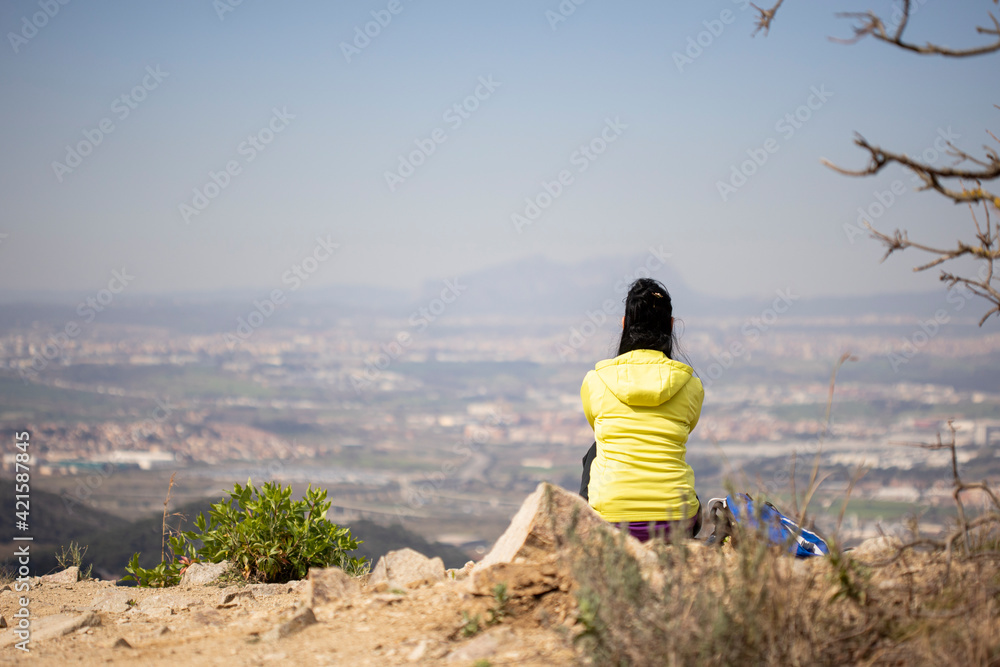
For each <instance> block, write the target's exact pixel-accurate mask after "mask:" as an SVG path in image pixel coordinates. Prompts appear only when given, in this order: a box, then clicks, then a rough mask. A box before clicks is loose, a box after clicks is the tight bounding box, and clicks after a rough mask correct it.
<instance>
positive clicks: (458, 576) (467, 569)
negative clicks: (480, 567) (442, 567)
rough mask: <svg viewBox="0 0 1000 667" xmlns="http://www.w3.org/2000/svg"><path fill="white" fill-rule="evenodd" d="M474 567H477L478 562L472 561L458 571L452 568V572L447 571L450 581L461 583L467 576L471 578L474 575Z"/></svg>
mask: <svg viewBox="0 0 1000 667" xmlns="http://www.w3.org/2000/svg"><path fill="white" fill-rule="evenodd" d="M474 567H476V561H474V560H470V561H469V562H468V563H466V564H465V565H463V566H462V567H461V568H458V569H456V568H452V569H450V570H446V571H445V573H446V574H447V575H448V578H449V579H451V580H453V581H461V580H462V579H465V578H466V577H467V576H469V575H470V574H471V573H472V569H473V568H474Z"/></svg>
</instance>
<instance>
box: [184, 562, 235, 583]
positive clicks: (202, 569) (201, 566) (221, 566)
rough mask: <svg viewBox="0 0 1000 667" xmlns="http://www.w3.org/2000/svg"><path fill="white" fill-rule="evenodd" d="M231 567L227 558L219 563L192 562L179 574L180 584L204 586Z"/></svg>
mask: <svg viewBox="0 0 1000 667" xmlns="http://www.w3.org/2000/svg"><path fill="white" fill-rule="evenodd" d="M232 567H233V565H232V563H230V562H229V561H227V560H224V561H222V562H221V563H192V564H191V565H188V566H187V569H186V570H184V574H183V575H182V576H181V584H182V585H191V586H204V585H205V584H210V583H212V582H213V581H215V580H216V579H218V578H219V577H221V576H223V575H225V574H226V573H228V572H229V570H231V569H232Z"/></svg>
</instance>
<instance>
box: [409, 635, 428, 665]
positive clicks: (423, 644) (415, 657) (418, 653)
mask: <svg viewBox="0 0 1000 667" xmlns="http://www.w3.org/2000/svg"><path fill="white" fill-rule="evenodd" d="M427 644H428V642H427V640H426V639H421V640H420V643H419V644H417V645H416V646H415V647H414V648H413V650H412V651H410V653H409V654H408V655H407V656H406V659H407V661H408V662H417V661H419V660H422V659H423V657H424V656H425V655H427Z"/></svg>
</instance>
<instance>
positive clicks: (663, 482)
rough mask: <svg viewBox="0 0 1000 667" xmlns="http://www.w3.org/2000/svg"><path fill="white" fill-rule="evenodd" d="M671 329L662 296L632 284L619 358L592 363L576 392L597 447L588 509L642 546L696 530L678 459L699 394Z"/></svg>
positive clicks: (695, 505) (693, 502) (690, 492)
mask: <svg viewBox="0 0 1000 667" xmlns="http://www.w3.org/2000/svg"><path fill="white" fill-rule="evenodd" d="M673 328H674V318H673V308H672V306H671V303H670V294H668V293H667V290H666V289H665V288H664V287H663V285H661V284H660V283H659V282H657V281H655V280H651V279H649V278H640V279H639V280H636V281H635V282H634V283H632V285H631V287H630V288H629V292H628V296H627V297H626V299H625V317H624V319H623V320H622V337H621V342H620V344H619V346H618V356H617V357H615V358H614V359H606V360H604V361H601V362H599V363H598V364H597V366H596V367H595V368H594V370H592V371H590V372H588V373H587V376H586V377H585V378H584V379H583V387H582V388H581V390H580V395H581V398H582V399H583V411H584V413H585V414H586V415H587V421H589V422H590V425H591V427H593V429H594V435H595V439H596V456H595V457H594V459H593V463H592V464H591V467H589V468H585V470H584V477H585V478H586V477H587V473H588V472H589V476H590V481H589V484H588V485H587V496H588V501H589V502H590V505H591V507H593V508H594V509H595V510H597V513H598V514H600V515H601V516H602V517H603V518H604V519H605V520H606V521H609V522H611V523H617V524H622V527H623V528H626V527H627V528H628V531H629V532H630V533H631V534H632V535H633V536H634V537H636V538H638V539H639V540H641V541H643V542H645V541H646V540H648V539H649V538H650V537H652V536H654V535H655V536H662V537H663V538H665V539H669V537H670V535H671V533H673V532H674V531H677V530H682V531H683V532H684V535H685V536H687V537H693V536H694V535H696V534H697V533H698V531H699V530H700V529H701V505H700V503H699V501H698V497H697V496H696V495H695V491H694V471H693V470H692V469H691V466H689V465H688V464H687V462H686V461H685V453H686V451H687V448H686V443H687V439H688V435H690V433H691V431H693V430H694V427H695V425H697V423H698V417H699V416H700V415H701V404H702V400H703V399H704V397H705V390H704V388H703V387H702V384H701V380H699V379H698V378H696V377H694V376H693V375H694V371H693V370H692V369H691V367H690V366H688V365H687V364H683V363H681V362H679V361H675V360H674V359H673V358H672V357H673V355H674V351H675V349H676V339H675V337H674V332H673ZM587 463H589V461H586V459H585V466H586V464H587Z"/></svg>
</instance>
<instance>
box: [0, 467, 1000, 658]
mask: <svg viewBox="0 0 1000 667" xmlns="http://www.w3.org/2000/svg"><path fill="white" fill-rule="evenodd" d="M983 521H985V522H986V523H994V524H995V523H996V521H997V515H996V514H995V513H990V512H988V513H986V514H982V515H980V518H978V519H973V522H983ZM968 536H969V538H970V542H969V546H970V547H971V548H972V551H965V550H964V549H963V548H962V547H959V546H958V545H957V544H956V545H955V549H954V550H953V551H952V552H951V553H948V554H946V553H944V552H942V551H941V550H940V549H939V548H937V547H936V546H935V545H934V544H933V543H931V542H930V541H926V540H925V544H923V545H917V544H911V545H909V546H904V545H903V544H902V543H900V542H899V541H898V540H894V539H888V538H876V539H874V540H871V541H869V542H866V543H865V544H864V545H862V546H861V547H860V548H858V549H857V550H854V551H850V552H847V553H840V552H839V551H838V550H837V549H836V548H834V550H833V552H832V553H831V555H830V556H829V557H814V558H808V559H805V560H797V559H795V558H793V557H791V556H789V555H788V554H787V553H785V552H784V550H783V549H778V548H768V547H767V546H766V545H765V544H763V543H760V542H756V541H755V540H754V539H753V538H752V536H751V535H748V534H743V535H742V536H741V539H740V542H739V544H738V545H736V546H735V547H734V545H733V544H732V542H726V543H725V544H723V545H721V546H720V547H718V548H714V547H709V546H707V545H705V544H704V543H699V542H696V541H686V542H677V543H673V544H662V543H655V542H653V543H647V544H641V543H639V542H637V541H635V540H634V539H633V538H631V537H629V536H624V535H622V534H621V533H619V532H618V531H616V530H615V529H614V528H613V527H611V526H609V525H608V524H606V523H605V522H603V521H602V520H601V519H600V517H599V516H598V515H597V514H596V513H595V512H593V511H592V510H591V509H590V508H589V506H587V505H586V503H584V501H582V499H580V498H579V497H578V496H577V495H575V494H573V493H570V492H568V491H565V490H562V489H559V488H558V487H554V486H551V485H548V484H541V485H539V487H538V489H537V490H536V491H535V492H534V493H532V494H531V495H530V496H528V498H527V499H526V500H525V501H524V504H523V505H522V507H521V509H520V510H519V511H518V513H517V515H515V517H514V518H513V520H512V521H511V524H510V526H509V527H508V528H507V531H506V532H505V533H504V534H503V535H502V536H501V537H500V539H498V540H497V542H496V544H495V545H494V547H493V549H492V550H491V551H490V552H489V553H488V554H487V556H486V557H485V558H484V559H483V560H482V561H480V562H479V563H478V564H476V565H475V566H470V567H466V568H463V569H461V570H450V571H447V572H446V571H445V569H444V567H443V566H442V565H441V563H440V561H437V560H432V559H428V558H426V557H424V556H422V555H420V554H418V553H416V552H413V551H408V550H404V551H397V552H393V553H391V554H388V555H387V557H386V558H385V559H383V560H381V561H380V562H379V563H378V565H377V566H376V567H375V568H374V569H373V571H372V572H371V574H370V575H366V576H364V577H361V578H357V579H355V578H352V577H349V576H348V575H346V574H345V573H344V572H342V571H341V570H339V569H337V568H328V569H323V570H317V569H314V570H311V571H310V573H309V577H308V579H307V580H305V581H297V582H289V583H286V584H251V585H245V584H239V583H233V582H232V581H230V582H229V583H224V584H220V583H218V582H215V581H213V579H212V578H213V577H216V576H218V574H219V571H221V569H220V570H212V569H210V568H209V567H208V566H203V565H202V566H193V568H192V570H191V571H190V572H188V573H187V575H186V577H187V580H186V581H183V582H182V583H181V585H180V586H177V587H173V588H170V589H135V588H131V589H120V588H116V587H115V586H114V584H113V583H112V582H100V581H76V577H77V575H76V573H75V572H74V571H72V570H70V571H66V572H61V573H59V574H57V575H51V576H49V577H45V578H42V579H39V580H34V581H33V582H32V588H31V590H30V592H29V595H30V598H31V603H30V607H29V614H30V617H31V626H30V628H31V630H30V631H31V633H32V634H31V639H30V644H29V645H27V646H26V648H30V650H31V652H30V654H29V653H24V652H22V651H19V650H17V649H16V648H14V646H13V644H14V643H15V642H16V641H17V640H18V636H17V635H16V634H15V633H14V631H13V630H12V629H8V630H6V631H5V632H4V634H3V635H2V636H0V660H3V661H4V662H12V663H15V664H20V663H24V664H29V663H31V664H34V662H35V661H37V660H41V661H43V662H45V663H46V664H56V663H61V662H66V661H73V662H75V663H79V664H84V665H96V664H102V665H103V664H123V665H124V664H137V663H141V664H144V665H145V664H148V665H176V664H198V665H201V664H219V665H223V664H224V665H227V666H231V665H259V664H266V663H279V664H321V665H335V664H345V665H411V664H416V665H437V664H443V663H444V664H447V663H455V664H465V665H469V664H478V665H485V664H490V665H545V666H551V665H569V664H584V665H606V664H621V665H637V666H645V665H662V664H699V665H700V664H709V665H733V664H754V665H758V664H759V665H788V664H819V665H842V664H866V665H883V664H886V665H888V664H892V665H899V664H906V665H909V664H934V665H973V664H981V665H993V664H997V661H998V660H1000V637H998V636H997V634H996V632H995V629H996V627H997V625H998V622H1000V587H998V585H997V582H998V581H1000V565H998V560H997V559H996V558H995V556H996V555H997V553H998V552H997V551H996V550H995V549H996V542H995V536H994V538H993V540H992V541H990V540H985V541H984V540H983V539H982V537H983V536H982V535H981V534H978V533H975V532H970V533H969V535H968ZM964 541H965V540H964V539H963V540H962V542H964ZM937 546H940V545H937ZM224 567H225V566H224V565H223V566H220V568H224ZM196 568H201V569H196ZM19 608H20V607H19V604H18V602H17V596H15V595H14V594H13V592H12V591H11V590H10V589H9V587H7V588H4V587H3V586H2V582H0V615H2V616H3V617H4V618H5V619H7V622H8V624H12V623H11V622H12V621H14V619H15V618H16V617H15V616H14V614H16V613H20V612H19Z"/></svg>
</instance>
